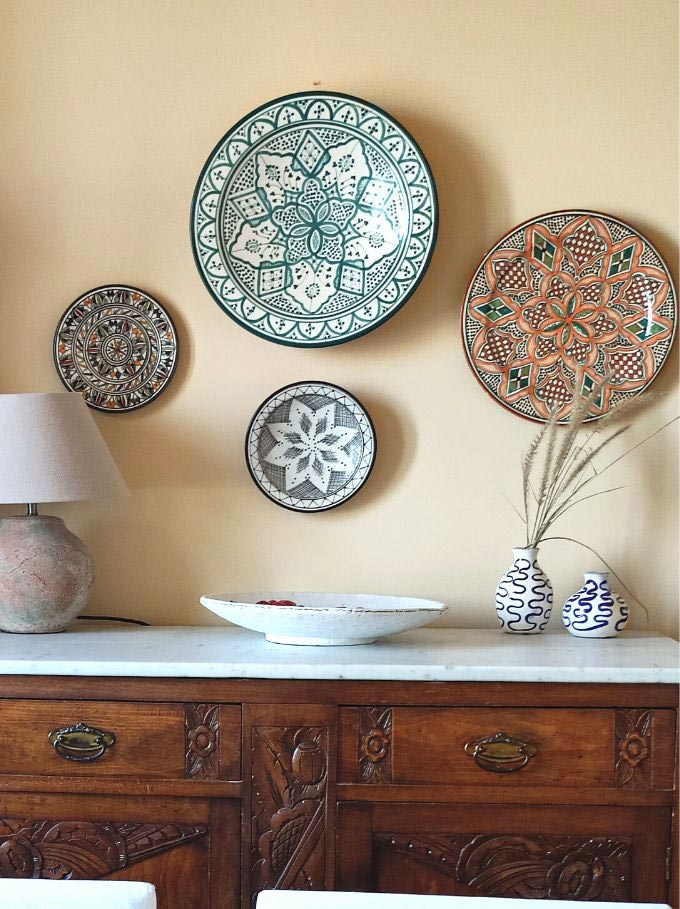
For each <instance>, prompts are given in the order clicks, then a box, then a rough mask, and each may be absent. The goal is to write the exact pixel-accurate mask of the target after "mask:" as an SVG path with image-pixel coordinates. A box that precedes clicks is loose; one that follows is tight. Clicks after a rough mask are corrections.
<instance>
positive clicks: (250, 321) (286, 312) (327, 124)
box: [191, 92, 437, 347]
mask: <svg viewBox="0 0 680 909" xmlns="http://www.w3.org/2000/svg"><path fill="white" fill-rule="evenodd" d="M436 236H437V196H436V190H435V185H434V180H433V178H432V174H431V172H430V168H429V167H428V164H427V162H426V160H425V158H424V157H423V154H422V152H421V151H420V149H419V148H418V146H417V145H416V143H415V142H414V140H413V139H412V138H411V136H410V135H409V134H408V133H407V132H406V130H405V129H404V128H403V127H402V126H400V125H399V123H397V122H396V120H393V119H392V117H390V116H389V115H388V114H386V113H385V112H384V111H382V110H380V109H379V108H377V107H374V106H373V105H371V104H368V103H367V102H365V101H361V100H359V99H358V98H353V97H351V96H349V95H340V94H335V93H328V92H302V93H299V94H295V95H287V96H286V97H284V98H279V99H278V100H276V101H270V102H269V103H268V104H265V105H263V106H262V107H260V108H258V109H257V110H255V111H253V112H252V113H250V114H248V115H247V116H246V117H244V118H243V120H241V121H240V122H239V123H237V124H236V125H235V126H234V127H233V128H232V129H231V130H230V131H229V132H228V133H227V134H226V136H224V138H223V139H221V140H220V142H219V143H218V144H217V146H216V148H215V149H214V151H213V152H212V154H211V155H210V157H209V158H208V161H207V163H206V164H205V167H204V168H203V170H202V172H201V175H200V177H199V180H198V185H197V187H196V192H195V194H194V199H193V203H192V208H191V239H192V244H193V250H194V257H195V259H196V265H197V267H198V270H199V272H200V274H201V276H202V278H203V280H204V282H205V284H206V286H207V288H208V290H209V291H210V293H211V294H212V296H213V297H214V298H215V300H216V301H217V303H219V305H220V306H221V307H222V309H224V311H225V312H226V313H227V314H228V315H230V316H231V317H232V318H233V319H235V320H236V321H237V322H238V323H240V324H241V325H242V326H243V327H244V328H247V329H248V330H249V331H252V332H254V333H255V334H257V335H259V336H261V337H263V338H267V340H269V341H275V342H277V343H279V344H289V345H292V346H295V347H325V346H329V345H332V344H342V343H344V342H345V341H351V340H352V339H353V338H357V337H359V336H360V335H363V334H366V332H369V331H372V330H373V329H374V328H377V327H378V326H379V325H381V324H382V323H383V322H385V321H386V320H387V319H389V318H390V316H393V315H394V313H395V312H396V311H397V310H398V309H399V308H400V307H401V306H403V304H404V303H405V302H406V300H408V298H409V297H410V296H411V294H412V293H413V292H414V290H415V289H416V287H417V286H418V284H419V283H420V280H421V279H422V277H423V275H424V274H425V271H426V270H427V266H428V265H429V262H430V258H431V255H432V251H433V249H434V245H435V241H436Z"/></svg>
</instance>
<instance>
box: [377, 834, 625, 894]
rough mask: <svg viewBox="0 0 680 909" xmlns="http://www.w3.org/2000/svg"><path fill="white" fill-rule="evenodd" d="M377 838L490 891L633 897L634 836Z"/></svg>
mask: <svg viewBox="0 0 680 909" xmlns="http://www.w3.org/2000/svg"><path fill="white" fill-rule="evenodd" d="M376 839H377V841H378V842H379V843H381V844H383V845H385V846H387V847H389V848H391V849H394V850H395V851H396V852H399V853H401V854H404V855H409V856H410V857H411V858H412V859H414V860H415V861H418V862H422V863H424V864H426V865H428V866H430V867H433V868H436V869H437V870H438V871H440V872H442V873H443V874H446V875H448V876H449V877H452V878H453V879H454V880H455V881H457V882H458V883H459V884H463V885H466V886H467V887H469V888H470V889H471V890H476V891H481V892H482V893H486V894H488V895H489V896H498V897H520V898H533V899H564V900H566V899H569V900H601V901H614V902H625V901H629V900H630V899H631V841H630V839H629V838H627V837H620V838H618V839H611V838H604V837H593V838H588V839H586V838H583V837H574V836H571V837H570V836H562V837H557V836H539V835H532V836H512V835H509V834H504V835H501V836H497V835H477V836H468V835H466V836H447V835H445V834H444V835H440V836H413V837H409V836H407V835H402V834H394V835H390V834H379V835H377V836H376Z"/></svg>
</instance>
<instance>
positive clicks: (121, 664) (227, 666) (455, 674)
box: [0, 621, 680, 694]
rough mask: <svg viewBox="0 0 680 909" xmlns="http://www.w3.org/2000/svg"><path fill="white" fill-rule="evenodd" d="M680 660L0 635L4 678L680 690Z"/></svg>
mask: <svg viewBox="0 0 680 909" xmlns="http://www.w3.org/2000/svg"><path fill="white" fill-rule="evenodd" d="M679 654H680V649H679V645H678V643H677V642H676V641H673V640H671V638H666V637H661V636H660V635H658V634H655V633H653V632H635V631H629V632H626V633H625V634H623V635H622V636H621V637H618V638H611V639H607V640H588V639H583V638H574V637H571V635H569V634H568V633H567V632H566V631H558V632H552V633H551V632H548V633H546V634H541V635H532V636H520V635H508V634H503V633H502V632H501V631H498V630H495V629H484V630H472V629H457V628H421V629H418V630H416V631H407V632H405V633H403V634H399V635H394V636H393V637H390V638H383V639H382V640H381V641H378V642H377V643H375V644H366V645H362V646H358V647H330V648H329V647H292V646H287V645H283V644H268V643H266V642H265V640H264V637H263V636H262V635H260V634H257V633H256V632H252V631H245V630H243V629H240V628H235V627H224V628H219V627H192V626H181V625H180V626H156V627H151V628H141V627H138V626H132V625H121V624H115V623H112V622H83V621H78V622H76V623H75V624H74V626H73V630H70V631H67V632H65V633H64V634H46V635H31V634H26V635H21V634H18V635H14V634H5V633H2V632H0V675H82V676H88V675H91V676H150V677H173V676H174V677H190V678H250V679H373V680H376V679H382V680H390V679H394V680H419V681H473V682H496V681H505V682H620V683H641V682H653V683H654V682H656V683H662V682H663V683H670V684H679V683H680V670H679V668H678V664H679ZM0 694H1V681H0Z"/></svg>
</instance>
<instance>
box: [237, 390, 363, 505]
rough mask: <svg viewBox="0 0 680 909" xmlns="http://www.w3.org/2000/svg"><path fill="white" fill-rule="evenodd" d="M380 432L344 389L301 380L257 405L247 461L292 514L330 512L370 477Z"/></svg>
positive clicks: (255, 477) (262, 484)
mask: <svg viewBox="0 0 680 909" xmlns="http://www.w3.org/2000/svg"><path fill="white" fill-rule="evenodd" d="M375 454H376V437H375V429H374V427H373V423H372V422H371V418H370V417H369V415H368V413H367V412H366V410H365V408H364V407H363V406H362V405H361V404H360V403H359V401H357V399H356V398H355V397H353V396H352V395H350V394H349V393H348V392H347V391H345V390H344V389H343V388H339V387H338V386H337V385H329V384H328V383H327V382H296V383H294V384H293V385H286V386H285V387H284V388H280V389H279V390H278V391H275V392H274V394H272V395H271V396H270V397H268V398H267V400H266V401H264V402H263V403H262V404H261V405H260V407H258V409H257V411H256V413H255V416H254V417H253V419H252V420H251V423H250V426H249V427H248V433H247V435H246V462H247V464H248V469H249V470H250V473H251V476H252V478H253V480H254V481H255V483H256V484H257V486H258V487H259V488H260V490H261V491H262V492H263V493H264V494H265V495H266V496H267V497H268V498H270V499H271V500H272V501H273V502H276V504H277V505H281V506H282V507H284V508H290V509H291V510H293V511H307V512H314V511H327V510H328V509H329V508H335V507H336V506H338V505H341V504H342V503H343V502H346V501H347V500H348V499H349V498H351V497H352V496H353V495H354V494H355V493H356V492H358V490H359V489H360V488H361V486H363V484H364V483H365V482H366V480H367V479H368V476H369V474H370V472H371V469H372V467H373V463H374V461H375Z"/></svg>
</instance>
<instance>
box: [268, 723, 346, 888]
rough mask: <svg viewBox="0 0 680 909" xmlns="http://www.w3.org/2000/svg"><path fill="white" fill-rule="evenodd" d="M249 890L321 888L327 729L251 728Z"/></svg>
mask: <svg viewBox="0 0 680 909" xmlns="http://www.w3.org/2000/svg"><path fill="white" fill-rule="evenodd" d="M251 749H252V770H251V774H252V782H253V787H252V796H251V816H252V830H253V846H252V887H251V890H252V893H253V895H255V894H257V893H258V892H259V891H260V890H265V889H274V888H275V889H279V890H313V889H314V890H323V889H325V863H326V846H325V831H326V785H327V773H328V730H327V729H326V728H322V727H317V726H305V727H302V728H291V727H280V726H276V727H270V726H255V727H253V730H252V739H251Z"/></svg>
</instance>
